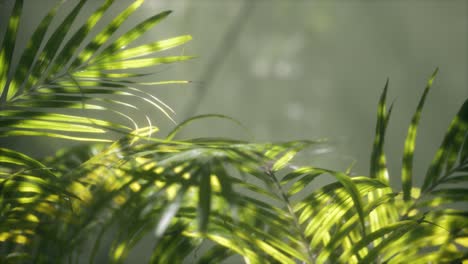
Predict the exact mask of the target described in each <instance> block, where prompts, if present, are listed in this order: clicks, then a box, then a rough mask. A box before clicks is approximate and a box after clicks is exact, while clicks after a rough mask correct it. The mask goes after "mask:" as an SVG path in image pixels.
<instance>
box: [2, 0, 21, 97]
mask: <svg viewBox="0 0 468 264" xmlns="http://www.w3.org/2000/svg"><path fill="white" fill-rule="evenodd" d="M22 10H23V0H18V1H15V6H14V7H13V11H12V13H11V15H10V19H9V22H8V28H7V31H6V33H5V36H4V38H3V43H1V45H0V91H1V96H0V104H4V103H5V101H6V100H7V97H8V94H11V92H9V89H8V79H9V77H8V75H9V72H10V70H11V69H10V65H11V61H12V58H13V51H14V49H15V43H16V35H17V31H18V25H19V21H20V17H21V13H22Z"/></svg>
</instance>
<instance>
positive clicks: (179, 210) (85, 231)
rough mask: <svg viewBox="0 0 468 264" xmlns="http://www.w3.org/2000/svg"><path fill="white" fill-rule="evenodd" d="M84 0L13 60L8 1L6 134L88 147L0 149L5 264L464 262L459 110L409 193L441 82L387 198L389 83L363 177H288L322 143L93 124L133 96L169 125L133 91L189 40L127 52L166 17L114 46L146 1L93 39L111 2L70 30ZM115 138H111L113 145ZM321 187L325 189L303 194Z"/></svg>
mask: <svg viewBox="0 0 468 264" xmlns="http://www.w3.org/2000/svg"><path fill="white" fill-rule="evenodd" d="M86 2H87V1H86V0H81V1H79V2H78V3H77V4H76V6H75V7H74V8H73V9H72V10H71V11H69V13H67V14H66V15H65V16H64V19H63V21H62V22H61V23H60V27H58V28H56V29H53V28H52V27H51V26H50V22H51V20H52V19H53V18H54V17H55V16H56V12H57V9H59V8H60V7H61V6H62V5H63V4H62V2H60V4H58V5H57V6H56V7H55V8H54V9H52V10H51V11H50V12H49V13H48V14H47V15H46V17H45V18H44V19H43V20H42V21H41V22H40V23H39V26H38V28H37V29H36V31H35V32H34V34H33V35H32V37H31V40H30V42H29V44H28V45H27V47H26V49H25V50H24V51H22V53H21V52H20V51H17V50H15V47H16V45H15V42H16V37H15V36H16V35H17V29H18V24H19V23H20V21H21V19H20V16H21V14H22V5H23V1H21V0H16V1H15V2H14V6H13V7H12V9H11V16H10V19H9V23H8V25H6V27H7V28H6V33H5V36H4V38H3V40H2V45H1V51H0V89H1V98H0V123H1V124H2V126H1V129H0V135H1V136H2V137H9V138H14V137H16V136H43V137H44V136H46V137H59V138H63V139H66V140H80V141H86V142H88V143H87V144H84V145H78V146H73V147H69V148H66V149H64V150H61V151H59V152H57V154H56V155H54V156H52V157H48V158H45V159H42V160H38V159H36V158H33V157H30V156H27V155H25V154H24V153H20V152H18V151H16V150H13V149H7V148H0V252H1V253H0V257H1V263H96V262H99V263H100V262H110V263H121V262H124V261H125V259H126V258H127V257H128V256H129V254H130V252H131V251H132V249H133V248H134V247H135V245H137V243H138V242H140V241H142V240H145V241H149V242H150V243H152V250H150V252H148V256H147V260H146V261H147V262H151V263H181V262H184V261H185V262H187V263H219V262H222V261H224V260H226V259H228V258H230V257H231V256H239V257H240V258H242V259H243V260H244V261H245V262H246V263H297V262H301V263H374V262H375V263H448V262H451V263H457V262H461V261H463V260H466V259H468V251H467V247H468V211H466V208H467V200H468V192H467V191H468V190H467V189H466V183H467V182H468V100H467V101H465V103H464V104H463V106H462V107H461V109H460V111H459V112H458V114H457V116H456V117H455V119H454V120H453V121H452V124H451V125H450V127H449V129H448V132H447V134H446V136H445V139H444V140H443V142H442V145H441V147H440V148H439V150H438V151H437V153H436V155H435V158H434V160H433V161H432V163H431V165H430V167H429V169H428V171H427V173H426V175H425V178H424V179H425V180H424V184H423V185H422V187H421V188H418V187H415V186H413V183H412V182H413V181H412V179H413V175H412V164H413V154H414V148H415V142H416V132H417V128H418V123H419V119H420V115H421V110H422V107H423V104H424V101H425V98H426V96H427V94H428V91H429V89H430V87H431V85H432V82H433V80H434V77H435V75H436V73H437V71H436V72H435V73H434V74H433V76H432V77H431V78H430V80H429V82H428V85H427V87H426V89H425V90H424V93H423V96H422V98H421V100H420V102H419V104H418V106H417V110H416V113H415V114H414V116H413V119H412V121H411V125H410V127H409V130H408V136H407V139H406V142H405V151H404V154H403V162H402V163H403V166H402V172H401V179H402V188H401V191H400V190H395V189H393V188H391V187H390V183H389V182H390V180H394V178H395V177H394V176H390V175H389V173H388V171H387V167H386V161H385V159H386V158H385V154H384V139H385V131H386V128H387V124H388V122H389V117H390V113H391V109H392V108H391V107H390V109H389V110H388V111H387V110H386V103H385V102H386V94H387V89H388V82H387V85H386V86H385V88H384V91H383V93H382V96H381V98H380V101H379V105H378V118H377V126H376V135H375V141H374V145H373V150H372V155H371V170H370V175H369V176H368V177H366V176H351V172H350V171H346V172H339V171H334V170H329V169H324V168H318V167H312V166H304V167H297V166H294V165H292V163H291V160H292V159H293V158H294V156H295V155H296V154H297V152H298V151H300V150H301V149H303V148H304V147H307V146H310V145H312V146H313V145H314V143H316V141H293V142H286V143H263V144H259V143H249V142H244V141H239V140H233V139H225V138H196V139H186V140H177V139H176V136H177V133H178V132H179V131H180V130H181V129H183V128H184V127H185V126H186V125H187V124H189V123H190V122H192V121H194V120H196V119H198V118H204V117H222V118H224V117H223V116H220V115H207V116H200V117H194V118H192V119H189V120H187V121H185V122H183V123H181V124H180V125H179V126H177V127H176V128H175V129H174V130H173V131H172V132H171V133H169V134H168V135H167V136H166V137H156V136H154V133H155V132H156V131H157V128H156V127H154V126H152V125H151V124H150V126H148V127H143V128H138V127H134V128H131V127H130V126H128V125H125V123H122V122H118V121H117V122H116V121H114V122H110V121H109V120H107V118H97V117H95V116H96V112H97V111H103V110H105V109H107V110H110V111H111V112H112V113H114V114H116V115H117V116H124V117H125V118H126V119H128V120H130V123H135V122H134V121H133V119H132V118H131V117H129V116H128V115H127V114H126V113H125V112H124V111H122V110H120V109H122V108H123V107H127V108H129V109H132V108H136V106H135V104H130V103H129V101H127V100H123V99H120V98H134V99H135V98H136V99H139V100H142V101H143V102H147V103H149V104H151V105H153V106H154V107H157V108H159V109H160V110H161V111H163V112H165V113H167V111H166V110H167V109H166V108H167V107H166V106H165V105H164V104H163V103H162V102H161V101H159V100H158V99H157V98H156V97H155V96H153V95H150V94H147V93H145V92H144V91H143V90H141V89H138V88H135V86H137V85H144V84H149V83H145V82H142V81H139V77H141V76H143V75H149V73H148V70H147V69H148V68H147V67H150V66H154V65H157V64H161V63H170V62H175V61H182V60H185V59H189V58H190V57H188V56H173V57H155V56H154V55H155V54H154V53H156V52H159V51H162V50H164V49H168V48H171V47H175V46H178V45H180V44H182V43H184V42H186V41H188V40H189V39H190V37H189V36H181V37H176V38H172V39H168V40H161V41H157V42H153V43H149V44H142V45H138V46H135V47H127V46H128V45H130V46H131V44H132V42H133V41H134V40H135V39H137V38H138V37H139V36H141V35H142V34H143V33H144V32H145V31H147V30H148V29H149V28H151V27H152V26H154V25H155V24H157V23H158V22H159V21H160V20H161V19H163V18H164V17H166V16H167V15H168V14H169V12H163V13H160V14H158V15H156V16H153V17H151V18H149V19H147V20H145V21H144V22H142V23H141V24H139V25H137V26H135V27H134V28H133V29H131V30H130V31H128V32H126V33H123V34H122V35H121V36H120V37H117V38H116V39H115V40H112V38H111V36H112V35H113V34H114V32H115V31H116V30H117V28H119V26H120V25H121V23H122V22H123V21H125V20H126V19H127V17H129V16H130V15H131V14H132V13H133V12H134V11H135V10H136V9H137V8H138V6H140V5H141V4H142V2H143V1H133V2H132V3H131V5H130V6H129V7H128V8H127V9H126V10H124V11H123V12H122V13H120V14H118V15H117V16H116V17H115V19H113V20H112V21H111V22H109V23H107V25H105V26H104V28H103V29H102V31H100V32H97V33H92V26H93V25H95V24H96V23H97V22H98V21H99V20H100V18H101V17H102V15H103V14H104V12H105V11H106V10H107V9H108V8H109V7H110V6H111V5H112V3H113V2H114V1H112V0H108V1H105V2H104V4H103V5H102V6H101V7H99V8H98V9H97V10H96V11H95V12H94V13H92V14H91V15H89V17H88V19H87V20H86V21H85V22H84V24H83V25H82V26H81V27H79V29H78V30H76V31H75V33H70V32H69V28H70V26H71V24H72V23H73V22H74V20H75V19H76V17H77V16H78V15H79V12H80V10H81V9H82V7H83V5H84V4H85V3H86ZM49 30H52V32H51V34H50V36H49V37H48V38H47V39H45V38H44V36H47V34H46V32H47V31H49ZM70 34H71V35H70ZM67 39H68V40H67ZM89 39H91V40H89ZM15 53H16V54H19V55H20V56H19V58H20V60H19V63H17V64H14V63H13V59H12V58H13V55H14V54H15ZM145 56H146V57H145ZM150 76H151V75H150ZM169 83H171V81H166V82H154V83H150V84H151V85H159V84H169ZM179 83H180V81H179ZM98 113H100V112H98ZM168 115H169V114H168ZM89 116H93V118H91V117H89ZM149 120H151V119H150V118H149ZM110 131H112V132H117V133H118V135H120V138H119V139H117V140H112V135H109V133H108V132H110ZM93 141H94V143H93ZM96 141H97V142H96ZM100 141H104V142H100ZM319 176H328V177H332V178H333V179H335V182H333V183H331V184H327V185H325V186H323V187H321V188H319V189H317V190H311V188H310V184H311V183H312V182H313V181H314V180H315V179H316V178H317V177H319Z"/></svg>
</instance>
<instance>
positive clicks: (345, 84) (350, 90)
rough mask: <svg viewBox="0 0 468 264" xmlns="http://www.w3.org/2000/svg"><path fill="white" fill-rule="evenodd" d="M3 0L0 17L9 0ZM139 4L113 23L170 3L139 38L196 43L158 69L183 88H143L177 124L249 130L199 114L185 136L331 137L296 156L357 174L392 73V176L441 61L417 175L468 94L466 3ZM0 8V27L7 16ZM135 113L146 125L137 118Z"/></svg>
mask: <svg viewBox="0 0 468 264" xmlns="http://www.w3.org/2000/svg"><path fill="white" fill-rule="evenodd" d="M69 1H70V2H73V3H74V2H76V1H74V0H69ZM0 2H1V4H2V6H1V9H0V12H1V13H4V12H5V11H7V10H10V8H11V6H12V4H11V3H12V2H13V1H7V0H1V1H0ZM56 2H57V1H55V0H40V1H26V2H25V7H24V8H25V14H27V15H25V16H24V18H25V20H23V21H24V22H23V21H22V24H20V27H21V30H20V34H21V36H20V37H21V38H22V39H27V37H28V36H29V35H30V34H31V33H32V30H33V29H34V26H33V25H36V24H37V23H38V21H40V20H41V19H42V17H43V16H44V15H45V14H46V12H47V10H49V9H50V8H51V7H52V6H53V5H54V4H55V3H56ZM120 2H122V5H119V4H118V3H117V4H116V5H114V6H113V7H112V8H113V9H115V12H118V11H119V10H121V9H123V8H124V7H125V6H126V5H125V4H124V3H127V2H128V1H120ZM88 4H90V6H89V7H88V8H89V9H88V11H87V9H86V7H85V9H84V10H83V19H84V18H86V14H87V13H86V12H88V13H89V12H90V10H92V9H93V7H94V6H91V4H94V3H88ZM144 5H145V6H144V8H141V9H140V10H138V11H137V13H136V14H134V16H133V17H132V18H131V19H130V20H129V21H127V22H128V23H125V24H124V26H123V27H122V28H121V29H119V31H122V32H124V31H125V30H126V28H125V25H127V24H128V25H132V24H134V23H135V21H141V20H142V19H143V18H145V17H149V16H151V15H153V14H155V13H158V12H161V11H163V10H167V9H169V10H173V11H175V12H174V13H173V15H171V17H170V18H169V19H167V20H166V21H164V23H163V25H162V26H160V27H155V28H154V30H152V31H150V32H149V33H147V34H146V36H147V38H145V37H143V38H141V39H140V40H139V41H141V42H146V41H148V39H165V38H168V37H174V36H177V35H181V34H190V35H192V36H193V38H194V40H193V41H191V42H190V43H188V45H185V49H184V50H181V49H178V50H175V51H174V52H176V55H181V53H185V54H189V55H197V56H198V57H197V58H196V59H194V60H191V61H189V62H186V63H182V64H177V65H168V66H163V67H158V69H157V71H158V72H159V75H157V76H160V78H161V80H167V79H185V80H191V81H192V82H191V84H189V85H172V86H164V87H158V88H157V89H153V88H146V89H147V91H152V93H154V94H155V95H156V96H158V98H160V99H162V100H163V101H164V102H166V103H168V104H169V105H170V106H172V107H173V108H174V110H175V111H176V112H177V115H176V116H175V120H176V121H177V122H180V121H182V120H183V119H185V118H187V117H190V116H193V115H195V114H204V113H219V114H224V115H228V116H231V117H234V118H236V119H238V120H240V121H241V122H242V123H243V124H244V125H245V126H246V127H248V128H249V131H248V132H246V131H244V130H243V129H242V128H239V127H238V126H236V125H234V124H232V123H229V122H227V121H223V120H221V121H217V120H206V121H200V122H198V123H197V124H194V125H191V126H190V127H189V128H187V130H185V131H184V133H183V134H182V135H185V136H187V137H188V136H190V137H197V136H219V135H223V136H230V137H237V138H244V139H249V140H255V141H283V140H291V139H300V138H305V139H316V138H328V139H329V142H330V144H328V145H327V146H324V147H323V148H321V149H313V150H310V151H305V152H304V153H302V154H301V156H300V157H299V159H298V160H296V162H298V163H303V164H305V163H307V164H313V165H316V164H320V166H321V167H328V168H333V169H344V168H346V167H347V166H349V164H351V163H352V162H353V161H356V165H355V171H356V172H358V173H360V174H361V173H367V171H368V165H367V164H368V160H369V154H370V148H371V144H372V134H373V130H374V125H375V123H374V122H375V121H374V120H375V110H374V109H375V107H376V102H377V98H378V96H379V94H380V93H381V91H382V89H383V86H384V84H385V80H386V78H390V90H389V98H390V101H392V100H393V99H394V102H395V106H396V108H395V111H394V112H393V116H392V122H391V123H390V126H389V131H388V133H387V135H388V138H387V146H386V150H387V153H388V157H389V161H388V162H389V169H390V174H392V172H397V171H398V170H399V164H400V157H401V153H402V151H403V142H404V137H405V135H406V131H407V130H406V129H407V125H408V124H409V122H410V117H411V114H412V113H413V111H414V109H415V105H414V102H415V101H416V100H417V99H418V98H419V96H420V94H421V93H422V91H423V88H424V85H425V82H426V80H427V78H428V77H429V75H430V73H431V72H432V71H433V70H434V68H435V67H437V66H438V67H440V69H441V72H440V73H439V76H438V78H437V80H436V83H435V85H434V88H433V90H432V92H431V94H430V95H429V97H428V99H427V107H426V109H425V110H424V114H423V117H422V120H421V127H420V131H422V132H421V133H420V136H419V137H418V139H417V141H418V144H417V150H416V155H415V172H416V173H415V174H416V175H418V174H419V173H421V172H422V171H423V170H424V168H426V167H427V165H428V164H429V162H430V159H431V155H432V153H434V152H435V150H436V148H437V147H438V144H439V142H440V141H441V139H442V136H443V133H444V131H445V129H446V127H447V126H448V124H449V122H450V120H451V118H452V117H453V116H454V115H455V113H456V111H457V109H458V107H459V106H460V104H461V103H462V101H463V99H464V98H466V96H468V88H467V87H468V85H467V78H468V77H467V75H466V73H467V72H468V68H467V64H468V52H467V47H468V39H467V38H468V37H467V36H468V2H467V1H465V0H450V1H440V0H410V1H403V0H389V1H366V0H347V1H344V0H328V1H312V0H311V1H284V0H268V1H267V0H255V1H252V0H245V1H241V0H221V1H215V0H196V1H190V0H171V1H159V0H158V1H157V0H148V1H146V2H145V3H144ZM71 6H73V5H70V8H71ZM1 13H0V23H6V17H5V16H4V15H1ZM78 22H81V21H80V18H78V20H77V25H78ZM97 27H99V25H97ZM76 29H77V27H72V30H76ZM3 34H4V32H0V36H3ZM21 45H23V47H24V45H25V43H24V42H21V41H20V42H19V43H18V47H19V48H22V46H21ZM16 59H18V58H16ZM14 60H15V58H14ZM161 69H162V70H161ZM141 110H142V111H152V112H154V115H153V116H152V118H153V119H154V123H155V124H156V125H157V126H158V127H160V128H161V130H162V133H165V132H167V131H170V129H172V127H173V126H174V124H173V123H172V122H171V121H170V120H169V119H168V118H166V117H165V116H164V115H163V114H161V113H159V112H157V111H154V109H149V108H148V109H141ZM137 119H138V118H137ZM139 121H141V122H145V121H144V117H143V116H142V117H141V119H140V120H139ZM53 142H54V143H55V144H54V145H51V144H50V141H49V140H47V143H45V141H43V140H41V139H40V138H39V139H38V138H34V139H31V138H28V139H22V138H19V139H15V140H14V141H11V140H5V139H2V145H7V146H10V147H11V146H14V147H15V149H20V150H23V151H25V152H27V153H32V154H36V155H45V154H50V153H53V152H54V151H55V150H56V149H57V148H59V147H61V146H63V144H64V141H62V140H54V141H53ZM392 157H394V158H392ZM395 178H399V175H395ZM396 182H398V180H397V181H396ZM394 183H395V182H394ZM420 183H421V181H420V180H418V179H416V184H417V185H419V184H420Z"/></svg>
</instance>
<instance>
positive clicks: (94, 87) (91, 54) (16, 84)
mask: <svg viewBox="0 0 468 264" xmlns="http://www.w3.org/2000/svg"><path fill="white" fill-rule="evenodd" d="M88 2H89V1H87V0H81V1H79V2H78V3H77V4H76V5H75V6H74V8H73V9H71V11H69V12H68V13H67V14H65V16H64V19H63V20H62V21H61V23H60V26H58V27H57V28H56V29H55V30H52V32H51V34H50V37H47V38H45V37H44V36H46V34H45V33H46V32H48V31H50V30H51V26H50V23H51V21H52V19H53V18H54V17H55V16H56V15H57V12H58V10H59V9H60V7H62V6H63V5H65V4H68V2H67V3H63V1H62V2H60V3H58V4H57V5H56V6H55V7H54V8H53V9H52V10H51V11H50V12H49V13H48V14H47V15H46V16H45V17H44V18H43V20H42V21H41V22H40V23H39V25H38V27H37V28H36V30H35V31H34V33H33V35H32V37H31V39H30V40H29V42H28V44H27V47H26V49H25V50H24V51H22V53H20V52H21V51H18V50H15V42H16V37H15V36H16V33H17V28H18V23H19V21H20V20H21V16H22V6H23V1H16V2H15V6H14V8H13V11H12V14H11V18H10V24H9V25H8V29H7V33H6V35H5V38H4V42H3V45H2V46H1V53H0V65H1V66H0V67H1V71H0V72H1V73H0V80H1V81H2V83H0V84H1V85H0V89H1V100H0V104H1V109H2V111H1V112H0V115H1V121H0V122H1V123H2V129H1V130H0V136H2V137H6V136H19V135H25V136H49V137H59V138H65V139H74V140H86V141H89V140H91V141H110V138H109V136H107V134H109V132H111V131H113V132H118V133H124V134H125V133H129V132H131V131H132V130H133V129H136V128H138V126H137V124H136V122H135V121H133V118H132V117H131V116H129V115H128V112H129V111H122V110H121V109H126V110H133V111H135V110H136V109H138V108H139V107H140V106H141V105H142V104H146V105H148V106H151V107H156V108H158V109H160V110H161V111H162V112H163V113H164V114H165V115H166V116H168V117H169V118H171V117H170V115H171V112H172V109H170V108H169V107H168V106H167V105H166V104H164V103H163V102H162V101H160V100H159V99H158V98H157V97H155V96H152V95H151V96H150V95H148V94H147V93H146V92H144V91H143V90H141V89H139V88H135V87H129V86H137V85H138V81H137V80H132V78H133V77H137V76H142V75H144V74H145V73H144V72H141V71H142V70H143V69H146V68H148V67H152V66H155V65H158V64H161V63H172V62H176V61H183V60H186V59H189V58H191V57H190V56H163V57H155V54H156V53H157V52H160V51H163V50H166V49H170V48H173V47H176V46H179V45H181V44H184V43H185V42H187V41H189V40H190V39H191V38H190V36H187V35H185V36H180V37H174V38H171V39H168V40H161V41H157V42H153V43H150V44H141V45H137V46H135V47H132V48H127V45H131V44H132V43H133V41H134V40H136V39H138V38H139V37H140V36H141V35H142V34H144V33H145V32H146V31H148V30H149V29H150V28H152V27H153V26H155V25H157V24H158V23H159V22H160V21H161V20H162V19H164V18H165V17H167V15H169V13H170V12H169V11H166V12H162V13H160V14H158V15H155V16H153V17H150V18H148V19H146V20H145V21H144V22H142V23H140V24H138V25H136V26H134V27H133V28H132V29H130V30H129V31H128V32H126V33H124V34H123V35H121V36H120V37H118V38H117V40H116V41H110V37H111V36H113V35H114V33H115V31H116V30H117V29H118V28H119V26H120V25H121V24H122V23H123V22H124V21H125V20H126V19H127V18H128V17H129V16H130V15H131V14H133V13H134V12H135V11H136V10H137V9H138V8H139V7H140V6H141V4H142V3H143V1H142V0H139V1H135V2H133V3H132V4H131V5H130V6H129V7H128V8H127V9H125V10H124V11H122V12H121V13H120V14H118V15H116V17H115V18H114V20H112V21H111V22H107V25H106V26H105V27H104V29H103V30H101V31H100V32H98V33H96V34H95V35H94V38H92V39H91V41H89V42H85V39H87V37H89V36H90V35H91V36H93V35H92V34H93V33H92V28H93V26H94V25H95V24H96V23H99V22H103V21H101V18H102V17H103V15H104V14H105V13H106V11H107V10H108V8H109V7H111V6H112V4H113V3H114V1H113V0H107V1H105V2H104V3H103V4H102V5H101V6H100V7H99V8H97V9H96V10H95V11H94V12H93V13H91V14H90V15H89V17H88V19H87V20H86V21H85V22H84V23H83V24H82V25H81V27H79V28H78V30H77V31H76V32H74V33H70V32H69V31H70V30H69V29H70V27H71V25H72V24H73V23H75V20H76V18H77V17H79V16H80V13H81V12H82V8H83V6H84V5H85V4H87V3H88ZM59 13H60V12H59ZM103 23H106V22H103ZM41 47H42V48H41ZM80 47H82V48H80ZM14 53H18V54H19V55H20V63H18V64H17V65H12V63H11V58H12V56H13V54H14ZM148 55H149V56H151V57H149V58H139V57H141V56H148ZM139 71H140V72H141V73H140V72H139ZM115 75H118V76H120V77H125V78H123V79H120V80H116V79H115V78H114V77H115ZM160 83H161V84H164V83H165V82H160ZM167 83H170V82H167ZM178 83H181V82H178ZM109 95H117V97H110V96H109ZM119 96H120V97H121V98H127V97H128V96H132V97H134V98H136V99H137V100H138V101H139V102H138V103H137V104H136V103H129V102H128V101H127V100H126V99H120V100H119ZM124 101H125V102H124ZM137 105H138V107H137ZM122 106H123V108H122ZM63 109H67V111H64V110H63ZM96 112H109V113H111V114H113V115H115V116H116V117H119V118H120V119H122V118H123V119H124V122H119V123H113V122H109V121H108V120H103V119H96V118H89V116H90V115H94V114H93V113H96ZM147 120H151V118H149V117H147ZM148 122H150V121H148ZM150 124H151V122H150Z"/></svg>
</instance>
